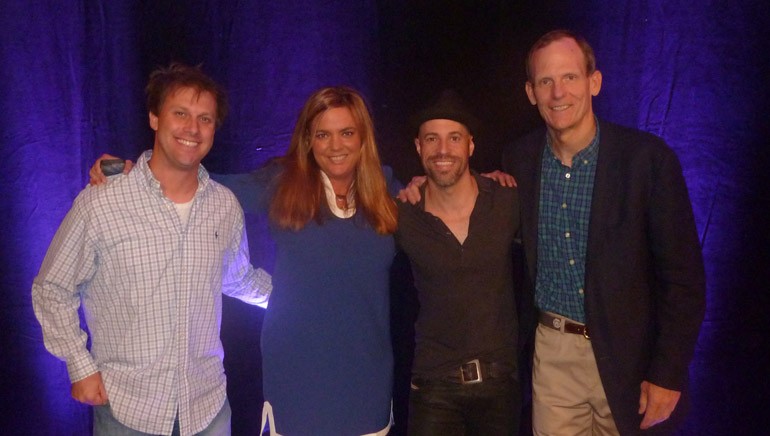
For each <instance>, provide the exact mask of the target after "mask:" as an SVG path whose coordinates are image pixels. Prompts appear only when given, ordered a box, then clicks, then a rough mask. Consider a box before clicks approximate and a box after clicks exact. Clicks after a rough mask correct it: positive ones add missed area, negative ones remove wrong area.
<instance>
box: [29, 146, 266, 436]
mask: <svg viewBox="0 0 770 436" xmlns="http://www.w3.org/2000/svg"><path fill="white" fill-rule="evenodd" d="M150 157H151V152H150V151H148V152H145V153H144V154H143V155H142V156H141V157H140V159H139V160H138V162H137V164H136V167H135V168H134V170H133V171H132V172H131V173H130V174H128V175H125V176H123V175H121V176H117V177H116V178H115V179H113V180H111V181H110V183H108V184H107V185H105V186H99V187H89V188H86V189H85V190H83V191H82V192H81V193H80V195H79V196H78V197H77V199H76V200H75V202H74V204H73V206H72V209H71V210H70V211H69V213H68V214H67V216H66V217H65V219H64V221H63V222H62V224H61V226H60V227H59V230H58V231H57V232H56V236H55V237H54V239H53V241H52V243H51V246H50V247H49V249H48V253H47V254H46V257H45V260H44V261H43V265H42V266H41V268H40V272H39V274H38V276H37V277H36V278H35V280H34V283H33V286H32V299H33V305H34V309H35V315H36V316H37V318H38V320H39V321H40V324H41V326H42V329H43V337H44V341H45V345H46V348H47V349H48V350H49V351H51V353H53V354H55V355H56V356H58V357H60V358H61V359H63V360H65V361H66V363H67V370H68V372H69V376H70V380H71V381H73V382H74V381H78V380H81V379H83V378H85V377H86V376H88V375H90V374H93V373H95V372H97V371H101V374H102V379H103V380H104V384H105V387H106V390H107V397H108V399H109V402H110V406H111V408H112V411H113V414H114V415H115V417H116V418H117V419H118V420H119V421H120V422H122V423H123V424H125V425H127V426H128V427H131V428H133V429H136V430H139V431H141V432H145V433H153V434H170V433H171V431H172V427H173V424H174V420H175V419H176V417H177V413H178V418H179V423H180V428H181V433H182V434H183V435H186V434H193V433H196V432H199V431H201V430H203V429H204V428H205V427H206V426H207V425H208V423H209V422H211V420H212V419H213V418H214V416H215V415H216V414H217V412H218V411H219V409H220V408H221V406H222V404H223V403H224V400H225V374H224V368H223V365H222V358H223V351H222V344H221V342H220V340H219V327H220V322H221V314H222V293H225V294H227V295H230V296H233V297H237V298H240V299H243V300H245V301H247V302H250V303H260V302H264V301H266V300H267V298H268V296H269V293H270V291H271V290H272V286H271V283H270V276H269V275H268V274H267V273H265V272H264V271H262V270H255V269H254V268H253V267H252V266H251V265H250V263H249V255H248V246H247V241H246V233H245V231H244V226H243V212H242V210H241V208H240V206H239V205H238V202H237V201H236V199H235V197H234V196H233V194H232V193H231V192H230V191H229V190H227V189H226V188H224V187H222V186H221V185H219V184H217V183H216V182H214V181H211V180H209V176H208V173H207V172H206V170H205V169H203V167H200V169H199V171H198V190H197V192H196V194H195V197H194V199H193V204H192V209H191V211H190V216H189V218H188V221H187V223H186V224H184V223H183V222H182V220H180V218H179V215H178V214H177V212H176V210H175V207H174V204H173V203H172V202H171V201H170V200H169V199H168V198H166V197H165V196H164V195H163V193H162V191H161V188H160V184H159V182H158V181H157V180H156V179H155V178H154V177H153V175H152V172H151V171H150V169H149V167H148V165H147V162H148V160H149V159H150ZM81 301H82V303H83V306H84V311H85V316H86V322H87V324H88V328H89V330H90V335H91V340H92V347H91V350H90V352H89V350H88V349H87V348H86V339H87V335H86V333H85V332H83V331H82V330H81V329H80V327H79V318H78V313H77V310H78V307H79V305H80V303H81Z"/></svg>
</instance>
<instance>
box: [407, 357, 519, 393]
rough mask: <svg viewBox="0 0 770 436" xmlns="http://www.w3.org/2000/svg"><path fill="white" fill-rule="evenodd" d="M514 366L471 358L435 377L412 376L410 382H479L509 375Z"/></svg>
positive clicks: (417, 384)
mask: <svg viewBox="0 0 770 436" xmlns="http://www.w3.org/2000/svg"><path fill="white" fill-rule="evenodd" d="M514 370H515V366H514V365H512V364H509V363H503V362H482V361H480V360H479V359H473V360H471V361H468V362H465V363H463V364H462V365H460V367H459V368H456V369H453V370H451V371H449V372H446V373H444V374H441V375H438V376H436V377H431V376H414V377H412V383H413V384H414V385H416V386H424V385H428V384H430V383H435V382H441V381H443V382H450V383H458V384H464V385H466V384H473V383H481V382H482V381H484V380H487V379H494V378H504V377H511V376H512V374H513V373H514V372H515V371H514Z"/></svg>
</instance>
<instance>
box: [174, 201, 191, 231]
mask: <svg viewBox="0 0 770 436" xmlns="http://www.w3.org/2000/svg"><path fill="white" fill-rule="evenodd" d="M193 199H195V197H193ZM192 203H193V201H192V200H190V201H188V202H187V203H174V207H175V208H176V213H178V214H179V219H181V220H182V226H183V227H184V226H186V225H187V219H188V218H190V209H192Z"/></svg>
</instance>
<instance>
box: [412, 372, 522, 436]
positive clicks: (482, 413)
mask: <svg viewBox="0 0 770 436" xmlns="http://www.w3.org/2000/svg"><path fill="white" fill-rule="evenodd" d="M520 416H521V399H520V388H519V382H518V381H517V380H516V379H515V378H514V376H511V377H507V378H497V379H487V380H484V381H483V382H481V383H476V384H466V385H463V384H459V383H457V382H452V381H443V380H429V381H423V380H420V379H415V380H413V382H412V390H411V392H410V394H409V424H408V433H409V436H432V435H435V436H439V435H440V436H464V435H485V436H498V435H499V436H509V435H517V434H519V419H520Z"/></svg>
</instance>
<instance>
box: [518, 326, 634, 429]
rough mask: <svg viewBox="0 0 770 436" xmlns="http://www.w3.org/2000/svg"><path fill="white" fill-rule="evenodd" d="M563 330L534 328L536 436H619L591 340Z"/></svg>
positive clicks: (533, 418)
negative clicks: (535, 329)
mask: <svg viewBox="0 0 770 436" xmlns="http://www.w3.org/2000/svg"><path fill="white" fill-rule="evenodd" d="M562 325H564V323H563V322H562ZM563 329H564V328H563V327H562V331H559V330H556V329H553V328H551V327H546V326H544V325H542V324H538V326H537V333H536V337H535V360H534V365H533V369H532V427H533V432H534V434H535V435H537V436H563V435H568V436H573V435H575V436H576V435H618V434H619V433H618V429H617V427H615V421H614V420H613V418H612V412H611V411H610V407H609V404H608V403H607V395H606V394H605V393H604V388H603V387H602V382H601V380H600V379H599V371H598V369H597V367H596V359H595V357H594V352H593V349H592V347H591V341H590V340H589V339H586V338H584V337H583V336H582V335H578V334H573V333H564V331H563Z"/></svg>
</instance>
